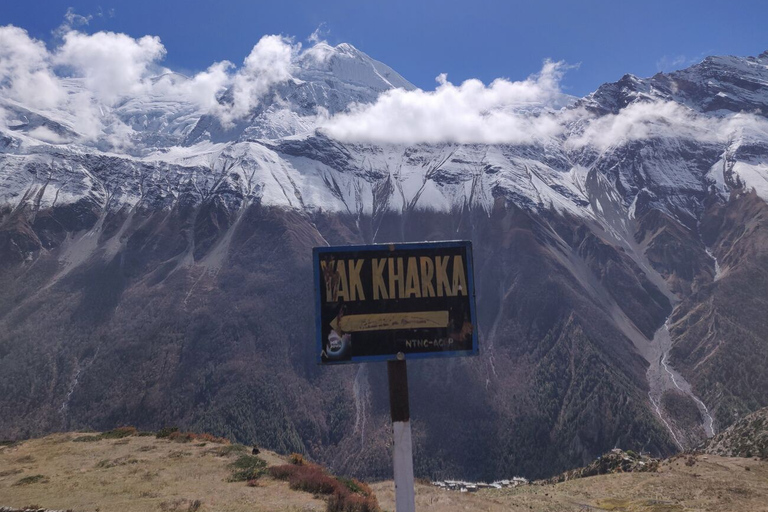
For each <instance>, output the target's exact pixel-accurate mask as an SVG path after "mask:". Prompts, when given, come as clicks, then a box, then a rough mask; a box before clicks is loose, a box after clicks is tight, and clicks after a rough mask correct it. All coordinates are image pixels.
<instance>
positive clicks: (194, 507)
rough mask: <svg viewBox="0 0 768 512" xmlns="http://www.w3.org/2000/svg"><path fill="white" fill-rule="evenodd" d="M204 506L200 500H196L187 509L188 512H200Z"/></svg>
mask: <svg viewBox="0 0 768 512" xmlns="http://www.w3.org/2000/svg"><path fill="white" fill-rule="evenodd" d="M202 504H203V502H202V501H200V500H195V501H193V502H192V503H190V504H189V508H188V509H187V511H188V512H197V511H198V510H200V506H201V505H202Z"/></svg>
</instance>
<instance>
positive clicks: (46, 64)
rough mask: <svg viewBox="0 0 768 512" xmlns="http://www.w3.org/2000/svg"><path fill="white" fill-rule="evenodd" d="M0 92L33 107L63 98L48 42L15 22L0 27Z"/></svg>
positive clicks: (54, 102) (54, 103) (45, 105)
mask: <svg viewBox="0 0 768 512" xmlns="http://www.w3.org/2000/svg"><path fill="white" fill-rule="evenodd" d="M0 92H1V93H2V94H3V95H4V96H6V97H8V98H10V99H13V100H16V101H19V102H21V103H24V104H25V105H28V106H31V107H32V108H44V107H51V106H54V105H56V104H57V103H58V102H59V101H61V100H62V99H63V98H64V91H63V90H62V88H61V86H60V84H59V80H58V78H57V77H56V75H55V74H54V73H53V72H52V71H51V68H50V55H49V53H48V50H47V49H46V47H45V44H43V43H42V42H40V41H38V40H36V39H32V38H31V37H29V34H27V31H26V30H23V29H21V28H18V27H14V26H12V25H7V26H5V27H0Z"/></svg>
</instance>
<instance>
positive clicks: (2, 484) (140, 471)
mask: <svg viewBox="0 0 768 512" xmlns="http://www.w3.org/2000/svg"><path fill="white" fill-rule="evenodd" d="M217 441H219V440H216V439H210V438H205V437H203V438H195V439H189V438H186V437H184V436H180V435H178V434H177V435H175V436H173V437H164V438H157V437H156V436H154V435H152V436H140V435H130V436H126V437H120V435H119V434H115V433H112V434H108V435H99V434H93V433H69V434H55V435H51V436H48V437H45V438H42V439H34V440H29V441H23V442H20V443H16V444H5V445H3V446H0V508H2V507H3V506H7V507H16V508H22V507H26V506H30V505H34V506H36V507H44V508H48V509H59V510H61V509H63V510H66V509H71V510H73V511H75V512H96V511H98V512H111V511H114V512H131V511H136V512H139V511H141V512H145V511H160V512H172V511H178V512H198V511H199V512H206V511H249V512H253V511H312V510H316V511H326V510H328V507H329V504H328V503H329V502H328V500H326V499H325V498H324V496H323V495H321V494H316V493H313V492H305V491H302V490H301V489H300V488H299V487H301V486H296V485H294V484H292V483H291V484H289V483H288V482H285V481H282V480H278V477H281V474H280V473H281V472H280V471H270V470H269V469H268V468H279V467H282V468H285V467H286V464H288V467H290V466H291V463H293V466H296V464H295V463H296V462H297V461H296V460H295V459H294V460H293V461H292V462H291V461H289V460H288V459H286V458H285V457H282V456H279V455H277V454H275V453H271V452H264V451H262V452H261V453H260V454H259V456H258V457H259V458H261V459H262V460H263V461H264V462H265V463H266V466H268V468H267V469H266V471H261V470H260V469H258V468H257V472H260V473H264V474H263V475H262V476H259V477H258V478H256V479H253V480H251V481H250V482H249V481H247V480H243V474H242V473H241V472H242V471H243V468H242V467H239V466H238V461H241V460H243V456H244V455H250V449H249V448H247V447H244V446H241V445H231V444H226V443H220V442H217ZM245 460H246V461H247V460H253V458H250V457H248V458H246V459H245ZM299 462H301V461H299ZM240 466H242V464H241V465H240ZM306 467H307V468H308V471H309V472H310V473H311V472H312V471H314V469H313V468H316V467H314V466H313V465H311V464H307V466H306ZM283 470H284V469H283ZM249 476H250V475H249ZM246 478H247V477H246ZM324 478H327V479H330V480H331V481H335V482H337V483H338V482H341V483H342V484H344V485H348V484H350V485H351V488H355V486H357V485H360V486H361V487H362V488H365V487H366V486H365V485H364V484H359V483H352V482H351V481H347V480H344V479H335V478H334V477H330V475H327V474H325V477H324ZM233 480H239V481H233ZM371 487H372V488H373V492H374V493H375V495H376V497H377V498H378V501H379V503H380V505H381V508H382V510H389V511H392V510H394V508H395V506H394V486H393V484H392V482H391V481H383V482H378V483H375V484H373V485H372V486H371ZM416 494H417V498H416V499H417V509H418V510H420V511H435V512H454V511H456V512H458V511H466V510H482V511H490V512H497V511H498V512H501V511H513V512H514V511H529V512H530V511H531V510H533V511H584V510H593V511H594V510H598V511H599V510H611V511H625V512H686V511H692V510H696V511H712V512H715V511H717V512H727V511H745V510H749V511H755V512H759V511H768V461H764V460H756V459H754V458H726V457H720V456H715V455H693V456H687V455H686V456H677V457H673V458H671V459H667V460H665V461H663V462H662V463H661V464H660V465H659V469H658V471H657V472H645V473H617V474H609V475H600V476H595V477H590V478H580V479H576V480H569V481H566V482H562V483H558V484H555V485H551V484H536V485H529V486H522V487H517V488H514V489H512V488H505V489H498V490H496V489H484V490H481V491H479V492H477V493H459V492H452V491H444V490H440V489H437V488H435V487H433V486H431V485H428V484H427V483H420V484H418V485H417V490H416ZM348 510H362V509H348Z"/></svg>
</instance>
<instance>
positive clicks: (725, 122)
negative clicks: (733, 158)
mask: <svg viewBox="0 0 768 512" xmlns="http://www.w3.org/2000/svg"><path fill="white" fill-rule="evenodd" d="M574 116H575V117H581V118H582V119H583V120H585V121H586V122H585V123H584V124H583V125H582V129H581V130H580V131H579V132H577V133H575V134H573V135H572V136H571V137H569V139H568V141H567V143H566V144H567V145H568V146H570V147H574V148H579V147H584V146H592V147H595V148H597V149H599V150H601V151H602V150H606V149H608V148H610V147H615V146H618V145H621V144H625V143H627V142H631V141H634V140H646V139H650V138H662V137H664V138H680V139H688V140H696V141H698V142H702V143H722V144H725V143H728V142H729V141H730V140H731V139H733V138H734V137H739V138H754V139H762V140H765V138H768V121H766V120H765V119H764V118H762V117H759V116H756V115H753V114H748V113H743V112H742V113H737V114H731V115H728V116H725V117H717V116H709V115H705V114H701V113H699V112H696V111H695V110H692V109H690V108H688V107H685V106H683V105H680V104H679V103H674V102H671V101H647V102H638V103H632V104H630V105H628V106H626V107H624V108H623V109H621V110H620V111H619V112H618V113H617V114H608V115H605V116H602V117H597V118H595V117H590V116H588V115H587V114H586V113H585V112H583V111H582V112H576V113H574Z"/></svg>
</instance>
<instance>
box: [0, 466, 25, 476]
mask: <svg viewBox="0 0 768 512" xmlns="http://www.w3.org/2000/svg"><path fill="white" fill-rule="evenodd" d="M23 472H24V470H23V469H18V468H14V469H6V470H5V471H0V478H3V477H6V476H11V475H18V474H19V473H23Z"/></svg>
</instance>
